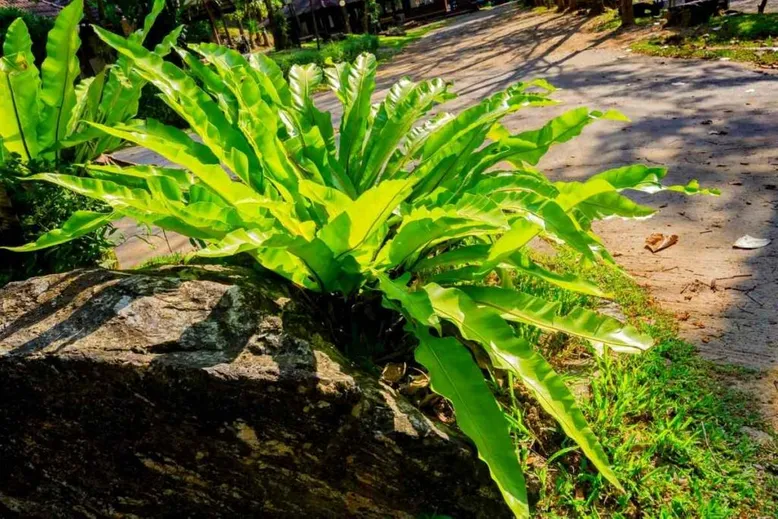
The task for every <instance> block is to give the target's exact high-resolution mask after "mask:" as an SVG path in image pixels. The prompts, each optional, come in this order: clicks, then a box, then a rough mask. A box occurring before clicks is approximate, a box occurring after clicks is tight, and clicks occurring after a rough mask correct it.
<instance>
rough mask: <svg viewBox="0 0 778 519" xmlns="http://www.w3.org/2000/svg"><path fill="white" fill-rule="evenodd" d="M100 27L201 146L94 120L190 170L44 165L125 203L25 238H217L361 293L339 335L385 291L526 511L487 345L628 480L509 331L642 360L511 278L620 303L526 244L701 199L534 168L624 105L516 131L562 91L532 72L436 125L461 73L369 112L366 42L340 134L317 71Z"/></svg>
mask: <svg viewBox="0 0 778 519" xmlns="http://www.w3.org/2000/svg"><path fill="white" fill-rule="evenodd" d="M97 31H98V34H99V35H100V37H101V38H103V40H104V41H106V42H107V43H108V44H109V45H111V46H112V47H114V48H115V49H116V50H117V51H119V53H121V54H122V55H123V56H124V57H126V58H127V59H129V60H131V61H132V63H133V64H134V65H135V67H137V69H138V72H139V73H141V74H143V76H144V77H145V78H147V79H148V80H149V81H151V82H152V83H153V84H154V85H155V86H157V87H158V88H159V90H160V95H161V97H162V98H163V99H164V100H165V101H166V102H167V103H168V104H169V105H170V106H171V108H174V109H175V110H176V111H177V112H178V113H179V114H180V115H181V117H182V118H184V119H185V120H186V121H187V123H188V124H189V126H190V127H191V128H192V130H193V131H194V132H196V133H197V137H198V138H197V139H193V138H192V137H190V136H189V135H187V134H186V133H184V132H182V131H180V130H176V129H174V128H171V127H169V126H165V125H162V124H159V123H158V122H156V121H153V120H149V121H145V122H138V123H133V124H123V125H122V124H120V125H115V126H113V127H110V126H106V125H102V124H95V123H93V124H92V126H93V127H95V128H98V129H100V130H102V131H104V132H106V133H107V134H109V135H112V136H114V137H117V138H122V139H126V140H128V141H131V142H135V143H137V144H139V145H141V146H145V147H147V148H148V149H150V150H152V151H154V152H157V153H159V154H160V155H162V156H163V157H165V158H167V159H168V160H170V161H172V162H175V163H177V164H179V165H180V166H182V167H183V168H185V169H184V170H181V169H166V168H155V167H142V168H141V167H130V168H115V167H99V166H92V167H90V168H89V172H90V173H91V174H92V175H94V178H89V179H83V178H79V177H74V176H70V175H66V174H45V173H44V174H39V175H35V176H33V177H32V179H35V180H41V181H46V182H50V183H53V184H56V185H60V186H63V187H67V188H69V189H72V190H74V191H76V192H78V193H80V194H83V195H86V196H90V197H93V198H95V199H97V200H103V201H105V202H106V203H107V204H109V205H110V206H111V209H110V211H108V212H97V211H94V212H90V213H85V212H82V213H79V214H77V215H75V216H74V217H73V218H72V219H71V220H69V221H68V222H67V223H66V227H68V228H67V229H66V230H61V231H52V232H50V233H46V234H44V235H42V236H40V237H39V238H38V239H37V240H36V241H35V242H33V243H30V244H28V245H26V246H23V247H19V248H17V249H16V250H23V251H31V250H38V249H42V248H45V247H48V246H51V245H55V244H58V243H62V242H64V241H67V240H69V239H73V238H76V237H78V236H81V235H82V234H83V233H85V232H87V231H89V230H91V229H93V228H94V226H95V225H101V224H102V222H105V221H109V220H114V219H117V218H122V217H126V216H129V217H132V218H135V219H136V220H138V221H139V222H142V223H144V224H148V225H159V226H161V227H163V228H166V229H170V230H174V231H176V232H179V233H182V234H184V235H187V236H189V237H191V238H193V239H196V240H199V241H201V242H202V243H204V245H205V247H204V248H203V249H201V250H199V251H198V252H196V255H198V256H200V257H215V258H220V257H230V256H233V255H236V254H247V255H249V256H250V257H251V258H253V260H254V261H256V262H257V263H258V264H259V265H260V266H261V267H262V268H264V269H266V270H267V271H270V272H273V273H275V274H277V275H279V276H282V277H284V278H286V279H287V280H288V281H289V282H290V283H293V284H295V285H297V286H298V287H301V288H304V289H307V290H309V291H312V292H317V293H319V294H321V297H323V298H330V302H342V301H347V302H352V303H353V304H354V305H353V306H351V312H349V313H347V314H345V315H338V316H336V317H335V318H336V319H339V320H340V321H343V323H342V325H341V326H342V327H347V326H350V324H349V323H350V322H353V321H363V320H366V319H369V317H367V316H361V315H353V314H352V312H356V311H357V310H356V309H357V308H358V307H359V305H358V304H357V303H359V302H362V301H365V300H371V299H372V298H375V297H379V298H381V301H382V304H383V305H384V306H385V307H386V308H387V309H388V310H390V311H392V312H394V313H395V315H396V316H401V317H402V318H403V319H404V322H405V328H406V330H407V332H408V333H409V334H410V336H411V337H414V338H415V340H416V341H418V346H417V347H416V350H415V358H416V360H417V361H418V362H419V363H420V364H422V365H423V366H424V367H426V369H427V370H428V371H429V375H430V379H431V387H432V389H433V390H434V391H436V392H438V393H439V394H441V395H443V396H444V397H446V398H447V399H449V400H450V401H451V402H452V404H453V407H454V409H455V412H456V418H457V423H458V425H459V427H460V428H461V429H462V430H463V431H464V432H465V433H466V434H467V435H468V436H469V437H470V438H471V439H472V440H473V442H474V443H475V445H476V447H477V449H478V452H479V454H480V456H481V458H482V459H483V460H484V461H485V462H486V463H487V465H488V466H489V468H490V470H491V474H492V477H493V478H494V480H495V481H496V483H497V485H498V487H499V488H500V490H501V491H502V494H503V496H504V497H505V500H506V502H507V504H508V505H509V506H510V508H511V510H513V512H514V513H515V514H516V515H517V516H520V517H527V516H528V515H529V503H528V499H527V492H526V488H525V483H524V477H523V474H522V470H521V465H520V462H519V460H518V458H517V456H516V453H515V451H514V446H513V443H512V441H511V437H510V433H509V425H508V422H507V420H506V418H505V416H504V414H503V412H502V410H501V408H500V406H499V404H498V402H497V401H496V399H495V397H494V395H493V394H492V392H491V390H490V387H489V385H488V384H487V382H486V381H485V379H484V373H483V371H482V369H481V368H480V367H479V365H478V364H477V363H476V361H475V359H474V357H473V354H472V353H471V349H474V350H476V349H477V350H479V351H480V356H481V358H483V359H488V360H485V361H484V362H485V364H486V366H485V367H486V369H487V370H488V371H505V372H508V373H509V374H511V375H512V376H514V377H515V378H516V380H518V381H520V382H522V383H523V384H524V385H525V387H526V388H527V389H528V391H529V392H530V393H531V394H532V395H534V396H535V398H536V399H537V401H538V402H539V403H540V405H541V407H542V408H543V409H544V410H545V411H546V412H548V413H549V415H551V416H552V417H553V418H555V419H556V420H557V421H558V423H559V425H560V426H561V428H562V430H563V431H564V432H565V433H566V434H567V435H568V436H569V437H570V438H571V439H573V440H574V441H575V442H576V443H577V444H578V446H579V447H580V449H581V451H582V453H583V454H584V455H586V456H587V457H588V459H589V460H590V461H591V462H592V464H593V465H594V467H596V468H597V469H598V470H599V471H600V473H601V475H602V476H603V477H604V478H605V479H607V480H608V481H610V482H611V483H612V484H613V485H615V486H616V487H618V488H621V486H620V484H619V481H618V478H617V475H616V474H615V472H614V471H613V469H612V468H611V466H610V464H609V461H608V457H607V455H606V453H605V451H604V450H603V448H602V446H601V445H600V443H599V441H598V439H597V437H596V436H595V434H594V432H593V431H592V430H591V428H590V427H589V425H588V424H587V422H586V419H585V418H584V415H583V413H582V412H581V410H580V409H579V407H578V406H577V404H576V401H575V398H574V396H573V394H572V393H571V392H570V390H569V389H568V388H567V387H566V385H565V383H564V381H563V379H562V377H561V376H560V375H559V374H557V373H556V372H555V371H554V369H553V368H552V366H551V365H550V364H549V363H548V362H547V361H546V359H544V358H543V357H542V356H541V355H540V353H538V351H537V350H536V349H535V348H534V347H533V346H532V345H530V344H529V343H528V342H527V341H526V340H525V339H523V338H522V337H521V336H519V335H518V334H517V333H516V329H515V327H514V326H515V325H514V324H513V323H525V324H530V325H532V326H536V327H538V328H541V329H545V330H554V331H563V332H565V333H568V334H571V335H574V336H578V337H581V338H584V339H586V340H588V341H590V342H591V344H592V345H593V347H594V348H596V349H598V350H600V351H602V350H604V349H605V348H609V349H611V350H614V351H624V352H633V353H638V352H641V351H642V350H644V349H646V348H648V347H649V346H650V345H651V340H650V339H649V338H648V337H647V336H645V335H642V334H640V333H639V332H638V331H637V330H635V329H634V328H632V327H631V326H628V325H624V324H622V323H620V322H619V321H617V320H615V319H613V318H611V317H607V316H604V315H600V314H597V313H595V312H593V311H591V310H588V309H584V308H573V309H570V310H568V311H566V312H564V313H562V311H561V308H560V305H559V303H557V302H553V301H546V300H543V299H541V298H539V297H537V296H534V295H530V294H527V293H523V292H521V291H519V290H516V289H515V288H513V287H512V277H511V273H512V272H516V271H518V272H522V273H525V274H527V275H529V276H532V277H535V278H537V279H539V280H542V281H544V282H548V283H551V284H554V285H557V286H559V287H562V288H564V289H566V290H571V291H577V292H581V293H585V294H589V295H595V296H601V297H605V296H607V294H604V293H603V292H602V291H601V290H599V289H598V288H597V286H595V285H594V284H592V283H591V282H589V281H587V280H585V279H581V278H579V277H577V276H575V275H572V274H565V273H559V272H556V271H553V270H548V269H546V268H544V267H543V266H542V265H540V264H538V263H536V262H534V261H533V260H532V259H531V258H530V257H529V255H528V253H527V246H528V243H529V242H530V241H531V240H532V239H534V238H535V237H546V238H548V239H553V240H556V241H559V242H563V243H566V244H568V245H569V247H570V248H571V249H572V250H573V251H575V253H577V254H578V255H579V256H580V258H581V260H582V261H612V260H611V258H610V256H609V255H608V253H607V251H606V250H605V249H604V247H603V246H602V244H601V243H600V241H599V240H598V238H597V236H596V235H595V234H594V233H593V231H592V227H591V226H592V222H593V221H595V220H600V219H603V218H608V217H614V216H618V217H622V218H633V217H646V216H649V215H651V214H652V213H653V210H652V209H651V208H649V207H646V206H643V205H639V204H636V203H635V202H633V201H632V200H630V199H629V198H627V197H625V196H624V195H623V194H622V192H623V191H624V190H627V189H633V190H638V191H646V192H655V191H658V190H662V189H672V190H675V191H680V192H685V193H690V194H691V193H700V192H704V191H702V190H700V188H699V186H698V185H697V183H696V182H692V183H690V184H688V185H686V186H672V187H669V188H668V187H665V186H663V185H662V184H661V180H662V178H663V177H664V176H665V174H666V171H665V170H664V169H662V168H656V167H648V166H642V165H635V166H627V167H622V168H617V169H612V170H609V171H605V172H602V173H599V174H597V175H594V176H593V177H591V178H590V179H589V180H587V181H585V182H551V181H549V180H548V179H547V178H546V177H545V176H544V175H543V174H542V173H541V172H540V171H538V170H537V169H536V168H535V165H536V164H537V163H538V161H539V160H540V158H541V157H542V156H543V155H544V154H545V153H546V151H548V149H549V148H550V147H551V146H552V145H554V144H557V143H561V142H565V141H568V140H570V139H571V138H573V137H575V136H577V135H578V134H580V133H581V131H582V130H583V129H584V128H585V127H586V126H587V125H589V124H591V123H593V122H595V121H598V120H601V119H623V116H622V115H620V114H618V113H617V112H604V113H603V112H599V111H590V110H588V109H586V108H577V109H574V110H571V111H569V112H566V113H564V114H562V115H560V116H558V117H556V118H554V119H552V120H551V121H549V122H548V123H547V124H546V125H544V126H543V127H542V128H539V129H537V130H532V131H527V132H522V133H519V134H511V133H510V132H509V131H507V130H506V129H505V128H504V127H503V126H502V125H501V124H500V120H501V119H502V118H503V117H504V116H506V115H508V114H510V113H513V112H515V111H517V110H520V109H523V108H528V107H532V106H543V105H548V104H552V103H553V101H552V100H551V99H550V98H549V95H550V94H551V92H553V87H551V86H550V85H549V84H547V83H546V82H543V81H534V82H531V83H518V84H516V85H514V86H511V87H510V88H508V89H506V90H505V91H502V92H499V93H497V94H494V95H492V96H490V97H488V98H486V99H484V100H482V101H481V102H479V103H476V104H474V105H473V106H470V107H468V108H467V109H465V110H463V111H461V112H459V113H458V114H450V113H446V112H441V113H438V114H437V115H435V116H433V117H431V118H427V114H428V113H429V112H430V110H431V109H432V108H433V107H435V106H437V105H439V104H441V103H443V102H445V101H447V100H449V99H451V98H452V97H454V95H453V94H451V93H450V92H449V91H448V88H449V85H448V84H447V83H446V82H444V81H442V80H440V79H434V80H427V81H421V82H419V83H414V82H412V81H410V80H409V79H407V78H406V79H402V80H400V81H399V82H398V83H397V84H396V85H394V86H393V87H392V88H391V89H390V90H389V92H388V94H387V96H386V98H385V99H384V100H383V101H382V102H380V103H378V104H377V105H373V104H372V102H371V96H372V94H373V92H374V89H375V76H376V60H375V58H374V57H373V56H372V55H370V54H363V55H360V56H359V57H358V58H357V59H356V61H355V62H354V63H353V64H350V63H340V64H338V65H336V66H334V67H332V68H328V69H327V70H326V71H325V73H324V75H325V76H326V82H327V83H328V84H329V86H330V88H331V89H332V90H333V92H334V93H335V95H336V96H337V98H338V99H339V100H340V102H341V103H342V107H343V116H342V118H341V121H340V126H339V137H338V138H336V137H335V129H334V128H333V126H332V116H331V114H330V113H328V112H322V111H320V110H319V109H318V108H317V107H316V105H315V103H314V100H313V97H312V92H313V91H314V90H315V89H316V88H317V86H318V85H319V84H320V83H321V82H322V81H323V75H322V71H321V69H320V68H319V67H318V66H316V65H313V64H310V65H305V66H293V67H291V69H290V71H289V78H288V81H287V80H286V79H284V76H283V74H282V73H281V69H280V68H279V67H278V66H277V65H276V64H275V63H274V62H273V60H271V59H269V58H267V57H266V56H263V55H261V54H255V55H252V56H251V58H250V60H246V59H245V58H244V57H243V56H242V55H240V54H239V53H238V52H235V51H233V50H230V49H226V48H224V47H220V46H217V45H212V44H204V45H199V46H195V47H193V50H194V51H195V52H197V54H198V56H195V55H191V54H186V53H184V61H185V63H186V64H187V65H188V67H189V70H188V72H185V71H184V70H182V69H180V68H178V67H177V66H175V65H173V64H171V63H168V62H165V61H164V60H162V58H160V57H159V56H158V55H155V54H154V53H152V52H149V51H147V50H146V49H144V48H143V47H142V46H141V45H138V44H136V43H134V42H132V41H127V40H124V39H122V38H120V37H117V36H115V35H112V34H110V33H108V32H106V31H103V30H100V29H98V30H97ZM201 58H202V59H204V60H205V62H206V63H203V62H202V61H201ZM193 78H197V79H198V80H199V81H201V83H202V85H203V88H201V87H200V86H198V83H197V82H196V81H195V80H194V79H193ZM505 162H508V163H510V164H512V169H511V170H510V171H493V167H494V166H497V165H498V164H501V163H505ZM223 165H224V166H226V168H228V169H229V171H231V172H232V173H233V174H234V177H233V176H231V175H230V174H229V173H227V171H225V169H223ZM497 279H499V285H497V284H496V280H497ZM341 304H342V303H341ZM324 306H325V307H326V304H325V305H324Z"/></svg>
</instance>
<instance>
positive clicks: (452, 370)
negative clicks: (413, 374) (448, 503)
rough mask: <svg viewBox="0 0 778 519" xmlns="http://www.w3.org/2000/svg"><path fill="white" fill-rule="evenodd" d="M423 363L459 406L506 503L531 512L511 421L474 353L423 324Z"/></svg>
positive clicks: (463, 424) (419, 351)
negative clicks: (425, 327) (438, 334)
mask: <svg viewBox="0 0 778 519" xmlns="http://www.w3.org/2000/svg"><path fill="white" fill-rule="evenodd" d="M415 335H416V336H417V337H418V338H419V347H418V348H416V352H415V357H416V360H417V362H419V364H421V365H422V366H424V367H425V368H427V371H428V372H429V374H430V386H431V388H432V390H433V391H435V392H436V393H438V394H440V395H443V396H444V397H445V398H447V399H448V400H449V401H450V402H451V403H452V405H453V406H454V412H455V413H456V418H457V424H458V425H459V427H460V429H462V431H463V432H464V433H465V434H466V435H467V436H468V437H469V438H470V439H471V440H473V443H475V446H476V449H477V450H478V455H479V457H480V458H481V459H482V460H484V462H486V464H487V466H488V467H489V471H490V472H491V474H492V478H493V479H494V481H495V482H496V483H497V486H498V487H499V489H500V492H502V495H503V497H504V498H505V502H506V503H507V504H508V507H509V508H510V509H511V511H513V513H514V514H515V515H516V517H519V518H527V517H529V502H528V501H527V489H526V486H525V483H524V475H523V474H522V471H521V466H520V465H519V460H518V456H517V454H516V451H515V449H514V447H513V441H512V440H511V436H510V433H509V431H508V422H507V420H505V416H504V415H503V412H502V410H501V409H500V406H499V405H498V404H497V402H496V401H495V399H494V395H493V394H492V393H491V391H489V388H488V386H487V385H486V382H485V381H484V377H483V374H482V373H481V370H480V369H478V366H477V365H476V363H475V360H474V359H473V357H472V355H471V354H470V352H468V351H467V348H465V347H464V346H463V345H462V344H460V343H459V341H457V340H456V339H453V338H444V339H438V338H435V337H432V336H431V335H430V334H429V333H428V332H427V331H426V330H424V329H422V328H420V327H417V328H416V330H415Z"/></svg>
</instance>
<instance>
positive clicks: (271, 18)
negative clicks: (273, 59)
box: [265, 0, 289, 50]
mask: <svg viewBox="0 0 778 519" xmlns="http://www.w3.org/2000/svg"><path fill="white" fill-rule="evenodd" d="M265 7H267V20H268V22H269V23H270V30H271V32H272V33H273V44H274V46H275V48H276V50H284V49H285V48H287V47H288V46H289V44H288V42H287V40H286V34H285V33H284V29H283V27H282V26H281V20H280V17H279V16H278V13H276V10H275V7H274V6H273V0H265ZM281 16H283V14H282V15H281Z"/></svg>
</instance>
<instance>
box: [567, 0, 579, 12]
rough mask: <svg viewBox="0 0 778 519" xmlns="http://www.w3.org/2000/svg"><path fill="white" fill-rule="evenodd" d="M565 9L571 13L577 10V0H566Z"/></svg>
mask: <svg viewBox="0 0 778 519" xmlns="http://www.w3.org/2000/svg"><path fill="white" fill-rule="evenodd" d="M567 10H568V11H570V12H571V13H574V12H576V11H577V10H578V0H568V1H567Z"/></svg>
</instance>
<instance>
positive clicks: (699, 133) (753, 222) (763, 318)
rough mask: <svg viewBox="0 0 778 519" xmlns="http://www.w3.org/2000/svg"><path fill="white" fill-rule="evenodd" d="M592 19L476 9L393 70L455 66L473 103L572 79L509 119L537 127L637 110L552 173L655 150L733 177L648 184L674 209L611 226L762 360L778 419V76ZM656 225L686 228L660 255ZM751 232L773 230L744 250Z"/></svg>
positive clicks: (711, 329)
mask: <svg viewBox="0 0 778 519" xmlns="http://www.w3.org/2000/svg"><path fill="white" fill-rule="evenodd" d="M585 23H586V19H585V18H583V17H580V18H577V17H569V16H564V17H562V16H559V15H553V14H548V15H541V16H538V15H533V14H530V13H527V12H526V11H518V10H515V9H513V8H511V7H505V8H502V9H499V10H493V11H487V12H481V13H477V14H475V15H472V16H471V17H470V18H469V19H462V20H460V21H458V22H456V23H455V24H454V25H451V26H449V27H447V28H444V29H442V30H440V31H438V32H436V33H434V34H433V35H431V36H430V37H428V38H425V39H423V40H421V41H420V42H418V43H417V44H415V45H414V46H413V47H412V48H409V50H407V51H406V52H405V53H404V54H402V55H401V56H399V57H398V58H397V59H396V60H395V61H394V62H392V63H391V64H390V65H389V66H387V67H386V68H384V69H383V71H382V79H383V82H384V84H385V83H386V82H389V81H391V80H394V79H396V78H398V77H399V76H401V75H406V74H407V75H410V76H412V77H414V78H423V77H431V76H439V77H444V78H447V79H453V80H455V85H456V87H457V88H456V90H457V91H458V92H459V94H460V96H461V97H460V98H459V99H458V100H457V102H458V103H460V104H465V103H469V102H473V101H475V100H476V99H479V98H481V97H483V96H485V95H488V94H490V93H493V92H495V91H497V90H499V89H502V88H505V87H507V86H508V85H509V84H511V83H513V82H515V81H519V80H527V79H533V78H545V79H548V80H549V81H550V82H551V83H553V84H554V85H556V86H557V87H560V88H562V90H561V91H560V92H558V94H557V95H556V96H555V97H556V98H557V99H559V100H561V101H563V102H564V104H563V106H560V107H554V108H552V109H536V110H528V111H522V112H519V113H518V114H516V115H515V116H514V117H512V118H511V119H508V120H507V126H508V127H509V128H511V129H516V130H518V129H526V128H533V127H537V126H540V125H541V124H542V123H543V122H544V121H545V120H547V118H548V117H550V116H552V115H555V114H557V113H559V112H561V111H563V110H566V109H569V108H572V107H575V106H581V105H585V106H589V107H591V108H600V109H602V108H605V109H608V108H617V109H619V110H621V111H622V112H624V113H625V114H627V115H628V116H629V117H630V118H631V119H632V123H631V124H626V125H621V124H613V123H605V122H603V123H598V124H596V125H595V127H594V128H591V129H587V130H586V132H585V134H584V136H583V137H579V138H578V139H577V140H575V141H572V142H571V143H568V144H566V145H563V146H560V147H558V148H556V149H554V150H553V151H552V152H551V153H549V155H547V157H546V158H545V159H544V160H543V161H542V162H541V166H542V168H543V169H544V170H545V171H546V172H547V173H548V174H549V175H550V176H551V177H553V178H557V179H565V180H572V179H583V178H585V177H587V176H589V175H591V174H594V173H597V172H599V171H602V170H605V169H608V168H610V167H614V166H618V165H625V164H630V163H634V162H644V163H648V164H660V165H666V166H667V167H668V168H669V170H670V174H669V176H668V179H669V180H670V181H671V182H673V183H685V182H687V181H688V180H691V179H692V178H697V179H699V180H700V182H702V183H703V184H704V185H705V186H708V187H718V188H719V189H721V191H722V192H723V194H722V196H721V197H718V198H710V197H694V198H688V197H684V196H681V195H677V194H672V193H664V194H660V195H656V196H654V197H653V198H652V199H649V198H647V197H641V199H644V200H643V201H645V202H647V203H651V204H653V205H655V206H661V207H662V211H661V213H660V214H659V215H657V216H656V217H654V218H652V219H650V220H646V221H641V222H623V221H617V220H613V221H609V222H604V223H603V224H601V225H600V226H599V228H598V231H599V232H600V233H601V235H602V236H603V237H604V239H605V241H606V243H607V244H608V246H609V247H610V249H611V251H612V252H614V253H616V254H617V255H618V258H617V259H618V261H619V262H620V264H621V265H623V266H624V267H625V268H626V270H627V271H629V272H630V273H632V274H633V275H634V276H635V277H636V279H638V280H639V281H641V284H644V285H646V286H648V287H649V288H650V289H651V291H652V293H653V294H654V296H655V298H656V300H657V301H658V302H659V303H660V304H661V305H662V306H663V307H665V308H666V309H667V310H669V311H671V312H674V313H675V314H676V315H677V316H678V317H679V319H680V326H681V332H682V336H683V337H684V338H686V339H688V340H690V341H692V342H693V343H694V344H696V345H698V347H699V349H700V351H701V353H702V354H703V355H704V356H706V357H707V358H710V359H712V360H715V361H718V362H726V363H734V364H739V365H742V366H747V367H751V368H755V369H757V370H759V373H758V374H755V375H754V376H753V381H752V384H751V385H752V386H754V387H756V388H757V389H758V391H757V392H756V394H757V395H758V397H759V398H760V399H761V400H762V402H761V403H762V404H763V405H764V406H765V409H766V411H767V413H768V415H769V416H770V417H771V418H772V419H773V420H774V421H777V422H778V420H776V417H778V326H777V325H778V212H777V211H776V210H777V209H778V190H776V184H778V75H773V74H768V73H766V72H763V71H759V70H754V69H750V68H748V67H744V66H740V65H737V64H731V63H726V62H714V61H686V60H683V61H681V60H665V59H657V58H649V57H643V56H637V55H632V54H631V53H629V52H627V51H626V50H625V48H624V47H622V46H621V45H620V43H619V41H618V40H615V41H614V40H608V39H604V38H602V37H601V36H599V35H594V34H589V33H582V32H579V31H578V29H579V28H580V27H581V26H583V25H584V24H585ZM598 38H600V39H598ZM714 132H715V133H714ZM654 232H662V233H665V234H668V233H670V234H677V235H678V236H679V242H678V244H677V245H675V246H674V247H671V248H670V249H667V250H665V251H662V252H660V253H658V254H656V255H652V254H651V253H650V252H648V251H647V250H645V249H644V248H643V246H644V242H645V238H646V237H647V236H648V235H649V234H651V233H654ZM744 234H750V235H752V236H756V237H760V238H770V239H772V240H774V242H773V243H772V244H770V245H769V246H767V247H766V248H763V249H759V250H753V251H746V250H738V249H733V248H732V244H733V243H734V241H735V240H736V239H737V238H738V237H740V236H742V235H744Z"/></svg>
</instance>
